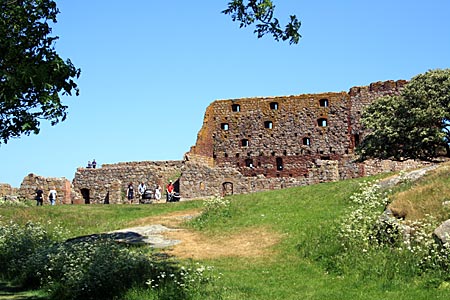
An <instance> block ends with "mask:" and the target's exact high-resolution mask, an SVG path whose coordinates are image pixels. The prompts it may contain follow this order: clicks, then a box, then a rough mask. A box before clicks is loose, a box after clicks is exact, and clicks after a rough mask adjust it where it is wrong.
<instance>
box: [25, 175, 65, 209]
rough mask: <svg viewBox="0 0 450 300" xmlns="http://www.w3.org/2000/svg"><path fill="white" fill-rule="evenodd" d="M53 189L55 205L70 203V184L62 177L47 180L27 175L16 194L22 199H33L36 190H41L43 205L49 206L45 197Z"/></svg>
mask: <svg viewBox="0 0 450 300" xmlns="http://www.w3.org/2000/svg"><path fill="white" fill-rule="evenodd" d="M53 187H54V188H55V189H56V192H57V198H56V203H58V204H70V203H72V184H71V183H70V181H69V180H68V179H66V178H64V177H62V178H49V177H42V176H38V175H35V174H28V175H27V176H26V177H25V178H24V179H23V181H22V184H21V185H20V189H19V192H18V194H19V197H20V198H22V199H34V197H35V196H36V189H37V188H41V189H42V190H43V191H44V204H49V203H50V202H49V201H48V197H47V195H48V192H49V191H50V190H51V189H52V188H53Z"/></svg>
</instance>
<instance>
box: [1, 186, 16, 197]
mask: <svg viewBox="0 0 450 300" xmlns="http://www.w3.org/2000/svg"><path fill="white" fill-rule="evenodd" d="M16 193H17V189H16V188H13V187H12V186H11V185H10V184H7V183H0V198H3V197H5V196H15V195H16Z"/></svg>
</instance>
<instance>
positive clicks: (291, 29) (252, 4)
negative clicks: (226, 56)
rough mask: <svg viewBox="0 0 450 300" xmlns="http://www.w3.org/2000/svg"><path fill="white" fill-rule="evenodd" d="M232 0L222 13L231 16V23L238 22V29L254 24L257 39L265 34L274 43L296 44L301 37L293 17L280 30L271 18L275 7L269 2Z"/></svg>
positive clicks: (297, 22) (298, 24)
mask: <svg viewBox="0 0 450 300" xmlns="http://www.w3.org/2000/svg"><path fill="white" fill-rule="evenodd" d="M245 2H247V4H244V1H243V0H233V1H231V2H229V3H228V8H227V9H225V10H223V11H222V13H223V14H226V15H231V19H232V20H233V22H235V21H238V22H239V27H240V28H242V27H247V26H249V25H251V24H253V23H255V22H259V23H257V24H256V29H255V30H254V33H256V34H257V36H258V38H261V37H263V36H264V35H266V34H272V36H273V38H274V39H275V40H276V41H279V40H283V41H286V40H289V44H298V42H299V40H300V38H301V35H300V34H299V33H298V31H299V30H300V26H301V23H300V21H299V20H298V19H297V17H296V16H295V15H291V16H290V21H289V23H288V24H287V25H286V27H285V29H284V30H282V29H281V27H280V24H279V21H278V19H277V18H274V17H273V14H274V10H275V5H274V4H273V3H272V1H271V0H259V1H258V0H249V1H245Z"/></svg>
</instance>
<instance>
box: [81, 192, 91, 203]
mask: <svg viewBox="0 0 450 300" xmlns="http://www.w3.org/2000/svg"><path fill="white" fill-rule="evenodd" d="M80 192H81V196H83V199H84V204H90V203H91V200H90V196H89V194H90V192H89V189H80Z"/></svg>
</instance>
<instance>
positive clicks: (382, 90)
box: [348, 80, 407, 144]
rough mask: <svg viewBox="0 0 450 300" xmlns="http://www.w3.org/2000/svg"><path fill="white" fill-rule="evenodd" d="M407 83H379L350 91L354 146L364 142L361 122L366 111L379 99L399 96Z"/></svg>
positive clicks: (402, 81) (353, 88)
mask: <svg viewBox="0 0 450 300" xmlns="http://www.w3.org/2000/svg"><path fill="white" fill-rule="evenodd" d="M406 83H407V81H406V80H397V81H393V80H389V81H379V82H374V83H371V84H370V85H369V86H358V87H352V88H351V89H350V91H349V93H348V94H349V96H350V99H351V107H350V123H351V124H352V130H351V134H352V138H353V139H352V143H353V144H355V143H357V142H358V140H362V139H363V138H364V136H365V133H364V131H363V129H362V125H361V122H360V120H361V116H362V114H363V112H364V109H365V108H366V107H367V106H368V105H369V104H370V103H372V102H373V101H374V100H375V99H377V98H379V97H383V96H387V95H390V96H392V95H397V94H399V93H400V91H401V90H402V89H403V87H404V86H405V84H406ZM355 137H356V141H355Z"/></svg>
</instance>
